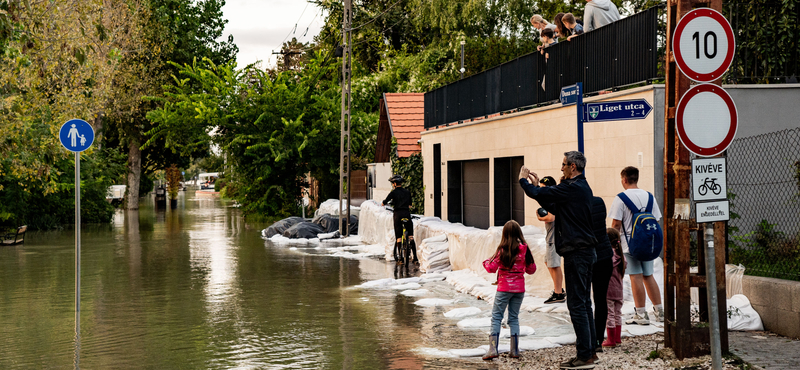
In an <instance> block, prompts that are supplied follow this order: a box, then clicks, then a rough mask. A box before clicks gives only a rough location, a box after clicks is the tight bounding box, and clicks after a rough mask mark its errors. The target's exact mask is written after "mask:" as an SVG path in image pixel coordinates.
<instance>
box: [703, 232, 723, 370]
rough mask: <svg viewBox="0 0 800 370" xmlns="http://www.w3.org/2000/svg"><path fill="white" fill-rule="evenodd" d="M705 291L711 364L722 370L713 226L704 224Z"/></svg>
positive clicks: (714, 367)
mask: <svg viewBox="0 0 800 370" xmlns="http://www.w3.org/2000/svg"><path fill="white" fill-rule="evenodd" d="M704 225H705V239H706V245H707V247H706V253H705V254H706V290H707V291H708V312H709V317H708V321H709V324H710V325H709V330H710V331H711V332H710V337H711V364H712V367H713V369H714V370H721V369H722V344H721V343H720V341H721V340H720V330H719V306H718V305H717V271H716V265H717V262H716V258H715V255H714V254H715V253H714V224H713V223H706V224H704Z"/></svg>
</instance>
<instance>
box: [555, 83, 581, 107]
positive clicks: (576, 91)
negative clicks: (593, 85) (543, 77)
mask: <svg viewBox="0 0 800 370" xmlns="http://www.w3.org/2000/svg"><path fill="white" fill-rule="evenodd" d="M580 95H581V88H580V86H578V84H575V85H569V86H564V87H562V88H561V97H560V99H561V104H563V105H573V104H577V103H578V97H580Z"/></svg>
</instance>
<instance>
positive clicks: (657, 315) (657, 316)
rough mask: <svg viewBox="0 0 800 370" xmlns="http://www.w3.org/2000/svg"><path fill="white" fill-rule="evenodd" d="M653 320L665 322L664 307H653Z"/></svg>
mask: <svg viewBox="0 0 800 370" xmlns="http://www.w3.org/2000/svg"><path fill="white" fill-rule="evenodd" d="M653 320H655V321H656V322H664V309H663V308H662V309H660V310H659V309H656V308H654V309H653Z"/></svg>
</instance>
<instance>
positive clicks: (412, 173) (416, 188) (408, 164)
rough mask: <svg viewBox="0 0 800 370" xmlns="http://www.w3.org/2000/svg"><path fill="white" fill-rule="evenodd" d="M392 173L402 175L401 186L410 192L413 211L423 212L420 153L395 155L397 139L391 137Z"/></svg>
mask: <svg viewBox="0 0 800 370" xmlns="http://www.w3.org/2000/svg"><path fill="white" fill-rule="evenodd" d="M391 161H392V173H393V174H395V175H400V176H403V179H405V183H404V184H403V187H404V188H406V189H408V191H410V192H411V203H412V204H413V205H414V209H413V211H414V213H418V214H424V213H425V186H424V185H423V183H422V171H423V166H422V153H416V154H412V155H410V156H408V157H406V158H399V157H398V156H397V140H395V139H394V138H392V155H391Z"/></svg>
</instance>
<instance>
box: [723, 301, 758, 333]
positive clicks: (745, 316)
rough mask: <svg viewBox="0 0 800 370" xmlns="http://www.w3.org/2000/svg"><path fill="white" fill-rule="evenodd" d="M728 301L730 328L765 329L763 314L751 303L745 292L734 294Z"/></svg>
mask: <svg viewBox="0 0 800 370" xmlns="http://www.w3.org/2000/svg"><path fill="white" fill-rule="evenodd" d="M727 303H728V312H727V315H728V329H729V330H764V323H762V322H761V316H759V315H758V312H756V310H755V309H754V308H753V306H751V305H750V300H749V299H747V297H745V296H744V294H736V295H734V296H733V297H731V298H730V299H728V302H727ZM720 313H721V312H720Z"/></svg>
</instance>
